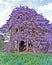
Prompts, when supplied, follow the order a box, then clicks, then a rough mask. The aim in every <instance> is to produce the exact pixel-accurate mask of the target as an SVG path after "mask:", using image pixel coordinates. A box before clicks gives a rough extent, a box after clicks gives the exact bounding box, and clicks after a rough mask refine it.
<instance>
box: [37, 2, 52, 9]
mask: <svg viewBox="0 0 52 65" xmlns="http://www.w3.org/2000/svg"><path fill="white" fill-rule="evenodd" d="M38 9H39V10H52V3H48V5H44V6H40V7H39V8H38Z"/></svg>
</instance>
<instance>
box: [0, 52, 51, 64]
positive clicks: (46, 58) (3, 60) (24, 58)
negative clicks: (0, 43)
mask: <svg viewBox="0 0 52 65" xmlns="http://www.w3.org/2000/svg"><path fill="white" fill-rule="evenodd" d="M0 65H52V55H51V54H35V55H34V54H12V53H2V52H0Z"/></svg>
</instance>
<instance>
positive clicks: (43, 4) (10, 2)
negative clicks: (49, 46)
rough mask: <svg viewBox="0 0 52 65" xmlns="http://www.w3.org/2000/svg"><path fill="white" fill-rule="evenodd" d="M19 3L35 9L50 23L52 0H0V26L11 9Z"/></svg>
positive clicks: (51, 21) (51, 18)
mask: <svg viewBox="0 0 52 65" xmlns="http://www.w3.org/2000/svg"><path fill="white" fill-rule="evenodd" d="M20 5H21V6H28V7H29V8H32V9H35V10H36V11H37V12H38V13H40V14H42V15H43V16H44V17H45V18H47V20H49V21H50V23H52V0H0V27H2V26H3V25H4V24H5V23H6V22H7V21H6V20H8V19H9V15H10V14H11V12H12V10H13V9H14V8H15V7H19V6H20Z"/></svg>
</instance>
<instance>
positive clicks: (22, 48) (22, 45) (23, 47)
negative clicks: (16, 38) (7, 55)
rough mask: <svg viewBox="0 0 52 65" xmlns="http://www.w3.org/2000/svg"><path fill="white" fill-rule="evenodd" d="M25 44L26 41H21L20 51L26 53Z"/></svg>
mask: <svg viewBox="0 0 52 65" xmlns="http://www.w3.org/2000/svg"><path fill="white" fill-rule="evenodd" d="M25 46H26V45H25V42H24V41H21V42H20V44H19V51H24V50H25Z"/></svg>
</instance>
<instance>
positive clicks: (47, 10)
mask: <svg viewBox="0 0 52 65" xmlns="http://www.w3.org/2000/svg"><path fill="white" fill-rule="evenodd" d="M37 11H38V12H39V13H42V14H43V15H44V17H45V18H47V19H48V20H49V21H50V23H52V3H48V5H44V6H40V7H39V8H38V9H37Z"/></svg>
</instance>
